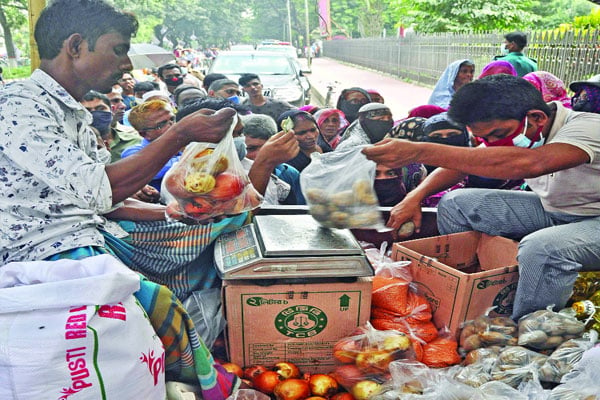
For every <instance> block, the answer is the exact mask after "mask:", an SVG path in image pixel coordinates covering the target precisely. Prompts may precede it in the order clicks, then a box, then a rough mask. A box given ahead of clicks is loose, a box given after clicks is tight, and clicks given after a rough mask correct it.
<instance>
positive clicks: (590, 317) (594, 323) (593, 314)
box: [571, 290, 600, 332]
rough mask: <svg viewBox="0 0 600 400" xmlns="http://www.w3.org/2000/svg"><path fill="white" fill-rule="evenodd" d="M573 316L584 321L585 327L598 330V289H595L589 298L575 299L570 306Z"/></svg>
mask: <svg viewBox="0 0 600 400" xmlns="http://www.w3.org/2000/svg"><path fill="white" fill-rule="evenodd" d="M571 308H572V309H573V311H574V313H575V316H576V317H577V318H578V319H580V320H584V321H586V322H587V323H586V328H588V329H594V330H596V331H599V332H600V290H597V291H596V292H595V293H594V294H592V295H591V296H590V298H589V299H586V300H581V301H576V302H575V303H573V305H572V306H571Z"/></svg>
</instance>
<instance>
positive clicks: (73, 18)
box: [34, 0, 139, 60]
mask: <svg viewBox="0 0 600 400" xmlns="http://www.w3.org/2000/svg"><path fill="white" fill-rule="evenodd" d="M138 27H139V24H138V21H137V19H136V17H135V16H134V15H133V14H131V13H127V12H124V11H120V10H117V9H116V8H115V7H113V6H112V5H110V4H108V3H107V2H105V1H103V0H54V1H53V2H51V3H50V4H49V5H48V6H47V7H46V8H44V9H43V10H42V12H41V13H40V16H39V18H38V20H37V23H36V24H35V31H34V36H35V41H36V42H37V48H38V52H39V55H40V59H42V60H52V59H54V58H56V56H58V54H59V53H60V50H61V49H62V47H63V43H64V41H65V40H66V39H67V38H68V37H69V36H71V35H72V34H74V33H79V34H80V35H81V36H82V37H83V39H85V40H87V42H88V46H89V50H90V51H94V47H95V46H96V41H97V40H98V38H99V37H100V36H102V35H104V34H107V33H109V32H118V33H119V34H121V35H122V36H123V37H126V38H132V37H134V36H135V35H136V33H137V30H138Z"/></svg>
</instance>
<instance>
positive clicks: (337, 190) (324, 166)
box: [300, 146, 388, 231]
mask: <svg viewBox="0 0 600 400" xmlns="http://www.w3.org/2000/svg"><path fill="white" fill-rule="evenodd" d="M363 147H364V146H356V147H352V148H350V149H348V150H345V151H332V152H330V153H324V154H321V153H312V154H311V162H310V164H309V165H308V166H307V167H306V168H305V169H304V170H303V171H302V172H301V173H300V186H301V187H302V194H303V195H304V198H305V199H306V202H307V204H308V206H309V213H310V215H312V217H313V218H314V219H315V220H316V221H317V222H318V223H319V224H321V225H322V226H324V227H326V228H340V229H342V228H353V229H357V228H360V229H377V230H380V231H383V230H388V229H387V228H386V227H385V224H384V221H383V217H382V215H381V212H380V211H379V209H378V207H379V200H378V199H377V194H376V193H375V190H374V188H373V183H374V180H375V165H376V164H375V163H374V162H373V161H370V160H368V159H367V158H366V157H365V155H364V154H363V153H362V152H361V150H362V148H363Z"/></svg>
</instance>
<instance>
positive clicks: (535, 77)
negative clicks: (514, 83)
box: [523, 71, 571, 108]
mask: <svg viewBox="0 0 600 400" xmlns="http://www.w3.org/2000/svg"><path fill="white" fill-rule="evenodd" d="M523 79H525V80H526V81H528V82H529V83H531V84H532V85H533V86H535V88H536V89H537V90H539V91H540V92H541V93H542V97H543V98H544V101H545V102H546V103H549V102H551V101H560V102H561V103H562V104H563V106H565V107H567V108H571V98H570V97H569V96H568V95H567V89H566V88H565V84H564V83H563V81H561V80H560V79H559V78H557V77H556V76H554V75H552V74H551V73H550V72H546V71H535V72H530V73H528V74H526V75H525V76H523Z"/></svg>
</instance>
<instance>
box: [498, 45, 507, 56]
mask: <svg viewBox="0 0 600 400" xmlns="http://www.w3.org/2000/svg"><path fill="white" fill-rule="evenodd" d="M508 53H509V51H508V48H507V47H506V43H501V44H500V54H502V55H503V56H505V55H507V54H508Z"/></svg>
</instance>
